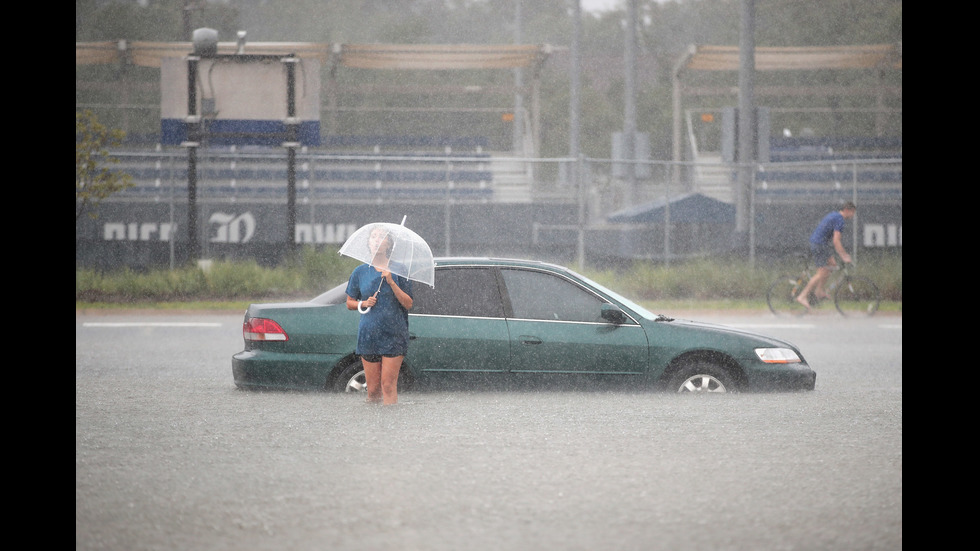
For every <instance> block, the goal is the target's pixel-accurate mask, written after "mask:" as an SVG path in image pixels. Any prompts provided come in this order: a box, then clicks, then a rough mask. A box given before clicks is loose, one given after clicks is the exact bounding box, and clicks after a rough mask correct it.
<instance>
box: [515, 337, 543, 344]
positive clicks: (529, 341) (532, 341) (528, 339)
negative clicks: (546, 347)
mask: <svg viewBox="0 0 980 551" xmlns="http://www.w3.org/2000/svg"><path fill="white" fill-rule="evenodd" d="M520 339H521V344H541V339H540V338H538V337H535V336H533V335H521V336H520Z"/></svg>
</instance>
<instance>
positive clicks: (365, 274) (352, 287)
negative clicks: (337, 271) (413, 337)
mask: <svg viewBox="0 0 980 551" xmlns="http://www.w3.org/2000/svg"><path fill="white" fill-rule="evenodd" d="M391 277H392V278H393V279H394V280H395V283H396V284H398V287H399V288H400V289H401V290H402V291H405V293H406V294H408V296H412V281H411V280H410V279H408V278H405V277H402V276H400V275H395V274H394V273H392V274H391ZM383 280H384V278H382V277H381V272H379V271H377V270H375V269H374V267H373V266H371V265H369V264H362V265H360V266H358V267H357V268H354V271H353V272H352V273H351V275H350V280H348V282H347V296H349V297H351V298H352V299H354V300H367V298H368V297H370V296H372V295H374V293H375V292H377V293H378V303H377V304H375V305H374V307H372V308H371V311H369V312H368V313H367V314H362V315H361V320H360V323H359V324H358V326H357V348H356V349H355V350H354V352H355V353H357V354H396V355H404V354H406V353H407V352H408V310H406V309H405V308H403V307H402V305H401V303H400V302H398V299H397V298H395V292H394V291H392V290H391V285H389V284H388V282H387V281H384V282H383ZM379 286H380V287H381V290H380V291H378V287H379Z"/></svg>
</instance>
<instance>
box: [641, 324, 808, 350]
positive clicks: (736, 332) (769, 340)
mask: <svg viewBox="0 0 980 551" xmlns="http://www.w3.org/2000/svg"><path fill="white" fill-rule="evenodd" d="M655 323H657V324H665V325H669V326H670V327H672V328H675V329H678V330H684V331H698V332H705V331H707V332H710V333H713V334H715V335H717V336H718V337H721V338H725V337H728V338H737V339H742V340H747V341H752V342H753V343H754V344H753V346H767V347H775V348H792V349H793V350H795V351H797V352H799V351H800V349H799V347H797V346H796V345H795V344H793V343H791V342H789V341H785V340H782V339H777V338H775V337H770V336H768V335H763V334H761V333H756V332H754V331H749V330H747V329H739V328H737V327H731V326H728V325H720V324H717V323H707V322H702V321H695V320H688V319H671V318H666V317H665V318H661V319H659V320H657V321H656V322H655ZM801 357H802V356H801Z"/></svg>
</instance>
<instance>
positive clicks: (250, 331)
mask: <svg viewBox="0 0 980 551" xmlns="http://www.w3.org/2000/svg"><path fill="white" fill-rule="evenodd" d="M242 334H243V335H244V336H245V340H247V341H288V340H289V335H287V334H286V332H285V331H283V329H282V327H281V326H280V325H279V324H278V323H276V322H274V321H272V320H270V319H266V318H249V319H247V320H245V323H243V324H242Z"/></svg>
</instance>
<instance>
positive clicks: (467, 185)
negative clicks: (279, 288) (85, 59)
mask: <svg viewBox="0 0 980 551" xmlns="http://www.w3.org/2000/svg"><path fill="white" fill-rule="evenodd" d="M486 144H487V140H486V139H485V138H481V137H470V136H326V137H325V138H324V140H323V146H322V147H320V148H316V150H313V149H301V150H298V151H297V154H296V162H295V165H294V173H293V174H294V178H295V182H296V190H297V194H298V195H302V196H303V197H305V198H307V199H330V198H338V197H357V198H378V199H380V198H388V197H392V198H395V197H397V198H403V199H404V198H407V199H411V198H418V199H431V198H445V197H452V198H454V199H465V200H482V201H487V200H491V199H492V198H493V194H494V187H493V180H494V172H493V169H492V166H493V163H492V156H491V154H490V153H489V152H487V151H486V150H485V147H486ZM114 155H115V156H116V157H117V158H118V159H119V161H120V163H119V164H118V165H117V166H116V170H120V171H126V172H128V173H129V174H131V175H132V176H133V178H134V181H135V183H136V186H135V187H133V188H131V189H129V190H127V191H125V192H124V193H123V195H125V196H130V197H145V196H148V195H149V196H154V195H162V194H166V193H169V192H170V188H171V185H172V186H173V187H174V188H185V189H186V186H187V180H188V169H189V166H188V160H187V159H188V156H187V153H186V152H184V151H183V150H173V149H170V150H167V151H148V150H146V149H142V150H130V151H115V152H114ZM196 159H197V162H196V165H195V166H196V175H197V180H196V181H197V193H198V197H201V198H205V199H207V198H216V199H222V198H229V199H250V198H255V199H268V198H276V197H285V196H286V193H287V189H286V185H285V184H286V182H287V181H288V178H289V166H288V162H287V155H286V152H285V150H284V149H282V148H268V147H266V148H262V147H239V148H231V147H201V148H199V149H198V150H197V154H196Z"/></svg>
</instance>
